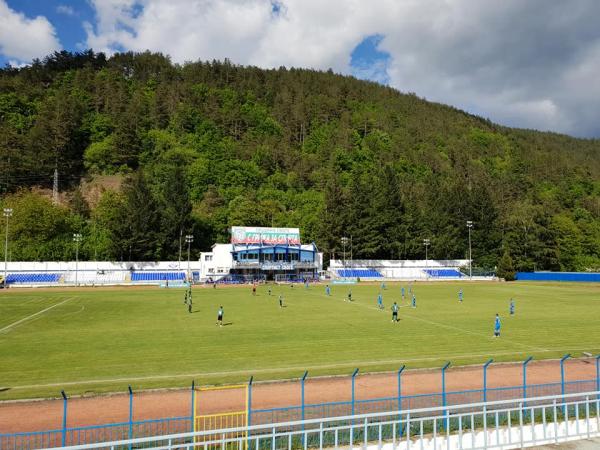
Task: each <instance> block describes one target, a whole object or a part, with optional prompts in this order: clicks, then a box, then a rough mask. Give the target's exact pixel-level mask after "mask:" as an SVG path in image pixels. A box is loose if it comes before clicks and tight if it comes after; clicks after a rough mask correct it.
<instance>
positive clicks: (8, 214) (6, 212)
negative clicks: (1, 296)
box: [4, 208, 13, 287]
mask: <svg viewBox="0 0 600 450" xmlns="http://www.w3.org/2000/svg"><path fill="white" fill-rule="evenodd" d="M12 213H13V210H12V208H4V217H6V230H5V231H6V234H5V237H4V287H7V286H8V283H7V277H8V218H9V217H11V216H12Z"/></svg>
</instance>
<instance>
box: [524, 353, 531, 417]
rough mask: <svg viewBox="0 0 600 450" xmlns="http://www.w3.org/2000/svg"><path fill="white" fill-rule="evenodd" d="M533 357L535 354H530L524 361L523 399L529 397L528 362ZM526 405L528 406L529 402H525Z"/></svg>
mask: <svg viewBox="0 0 600 450" xmlns="http://www.w3.org/2000/svg"><path fill="white" fill-rule="evenodd" d="M532 359H533V356H530V357H529V358H527V359H526V360H525V361H523V399H526V398H527V364H529V362H530V361H531V360H532ZM523 406H524V407H527V403H526V402H524V403H523Z"/></svg>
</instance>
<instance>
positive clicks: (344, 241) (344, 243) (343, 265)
mask: <svg viewBox="0 0 600 450" xmlns="http://www.w3.org/2000/svg"><path fill="white" fill-rule="evenodd" d="M341 240H342V248H343V249H344V260H343V263H342V269H344V268H345V267H346V244H347V243H348V238H347V237H346V236H343V237H342V239H341Z"/></svg>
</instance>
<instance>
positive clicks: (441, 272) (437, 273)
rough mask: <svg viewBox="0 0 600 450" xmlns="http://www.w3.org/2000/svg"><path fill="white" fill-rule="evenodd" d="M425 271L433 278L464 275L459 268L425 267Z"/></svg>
mask: <svg viewBox="0 0 600 450" xmlns="http://www.w3.org/2000/svg"><path fill="white" fill-rule="evenodd" d="M423 272H425V273H426V274H427V275H428V276H430V277H432V278H461V277H462V276H463V274H462V273H461V272H460V271H458V270H457V269H425V270H424V271H423Z"/></svg>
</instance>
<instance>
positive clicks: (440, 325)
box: [322, 295, 552, 352]
mask: <svg viewBox="0 0 600 450" xmlns="http://www.w3.org/2000/svg"><path fill="white" fill-rule="evenodd" d="M322 296H325V297H327V296H326V295H322ZM344 302H346V303H351V304H353V305H356V306H362V307H363V308H367V309H372V310H374V311H382V310H381V309H379V308H376V307H374V306H369V305H363V304H361V303H357V302H356V301H351V302H348V301H347V300H346V299H344ZM398 306H400V307H401V308H402V307H410V303H409V304H408V305H398ZM402 317H408V318H409V319H415V320H420V321H422V322H425V323H428V324H430V325H435V326H438V327H441V328H447V329H449V330H455V331H459V332H461V333H467V334H472V335H475V336H481V337H484V338H486V339H493V338H492V337H491V336H489V335H487V334H484V333H478V332H477V331H471V330H467V329H464V328H459V327H455V326H452V325H448V324H445V323H440V322H435V321H433V320H428V319H423V318H421V317H416V316H412V315H410V314H406V313H404V314H403V315H402ZM500 339H501V340H502V342H506V343H509V344H514V345H519V346H521V347H523V348H527V349H530V350H535V351H537V352H550V351H552V350H549V349H547V348H540V347H535V346H532V345H527V344H522V343H520V342H515V341H512V340H507V339H505V338H500Z"/></svg>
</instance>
